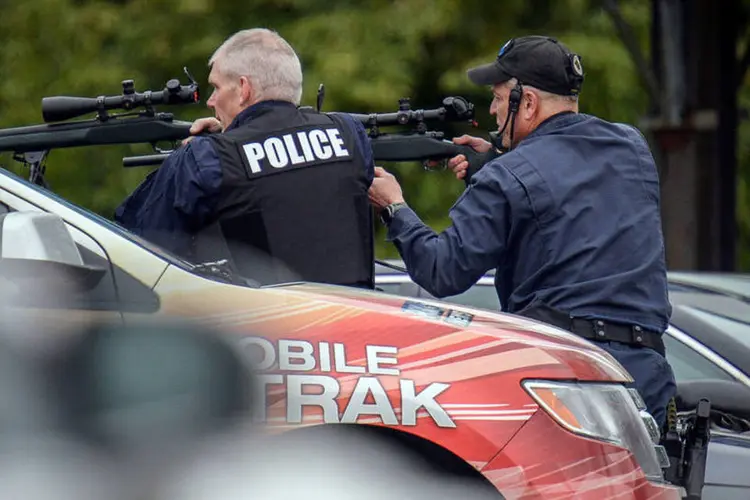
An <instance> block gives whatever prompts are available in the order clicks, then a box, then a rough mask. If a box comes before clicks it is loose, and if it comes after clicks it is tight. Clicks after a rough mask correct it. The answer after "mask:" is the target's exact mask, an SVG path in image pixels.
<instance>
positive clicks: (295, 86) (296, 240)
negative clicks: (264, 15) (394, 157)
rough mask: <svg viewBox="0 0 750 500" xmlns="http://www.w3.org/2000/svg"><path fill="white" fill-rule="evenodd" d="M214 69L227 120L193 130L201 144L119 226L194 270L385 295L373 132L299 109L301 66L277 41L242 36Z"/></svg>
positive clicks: (177, 155) (188, 147) (120, 213)
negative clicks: (196, 266) (376, 288)
mask: <svg viewBox="0 0 750 500" xmlns="http://www.w3.org/2000/svg"><path fill="white" fill-rule="evenodd" d="M209 66H210V67H211V72H210V75H209V83H210V84H211V85H212V87H213V93H212V94H211V97H210V98H209V100H208V103H207V104H208V106H209V107H210V108H213V110H214V112H215V115H216V117H215V118H204V119H200V120H197V121H196V122H195V123H194V124H193V128H192V129H191V133H194V134H200V135H197V136H195V137H190V140H189V141H186V142H185V144H184V145H183V146H182V147H180V148H178V149H177V150H176V151H175V152H173V153H172V154H171V155H170V156H169V157H168V158H167V160H166V161H165V162H164V163H163V164H162V166H161V167H160V168H159V169H158V170H156V171H155V172H153V173H152V174H150V175H149V176H148V177H147V178H146V180H145V181H144V182H143V183H142V184H141V185H140V186H139V187H138V188H137V189H136V191H135V192H134V193H132V195H131V196H130V197H129V198H127V199H126V200H125V201H124V203H123V204H122V205H121V206H120V207H119V208H118V209H117V211H116V215H115V220H116V221H117V222H118V223H120V224H121V225H122V226H124V227H125V228H127V229H129V230H130V231H132V232H134V233H136V234H138V235H141V236H143V237H144V238H145V239H147V240H149V241H152V242H154V243H157V244H159V245H160V246H162V247H163V248H165V249H167V250H169V251H172V252H173V253H176V254H177V255H179V256H181V257H183V258H185V259H187V260H189V261H191V262H194V263H199V262H209V261H215V260H220V259H224V258H226V259H229V260H230V262H232V264H233V265H234V267H235V268H236V269H237V270H238V271H239V272H240V274H242V275H244V276H246V277H248V278H251V279H255V280H256V281H259V282H261V283H275V282H279V281H288V280H294V279H299V280H308V281H317V282H325V283H333V284H341V285H351V286H361V287H367V288H371V287H373V280H374V247H373V236H372V209H371V207H370V204H369V201H368V198H367V190H368V188H369V187H370V184H371V182H372V179H373V175H374V173H373V171H374V164H373V159H372V150H371V146H370V142H369V140H368V138H367V134H366V131H365V129H364V127H363V125H362V124H361V123H359V122H358V121H355V120H354V119H353V118H352V117H351V116H350V115H348V114H343V113H342V114H338V113H336V114H333V113H332V114H325V113H319V112H317V111H314V110H312V109H309V108H301V107H300V106H299V104H300V99H301V95H302V71H301V66H300V62H299V59H298V58H297V55H296V53H295V52H294V50H293V49H292V47H291V46H290V45H289V44H288V43H287V42H286V41H285V40H284V39H283V38H281V37H280V36H279V35H278V34H277V33H275V32H273V31H270V30H266V29H250V30H245V31H240V32H238V33H236V34H235V35H233V36H232V37H230V38H229V39H227V40H226V41H225V42H224V44H223V45H221V46H220V47H219V48H218V49H217V50H216V52H215V53H214V54H213V56H212V57H211V59H210V61H209ZM205 132H220V133H209V134H205Z"/></svg>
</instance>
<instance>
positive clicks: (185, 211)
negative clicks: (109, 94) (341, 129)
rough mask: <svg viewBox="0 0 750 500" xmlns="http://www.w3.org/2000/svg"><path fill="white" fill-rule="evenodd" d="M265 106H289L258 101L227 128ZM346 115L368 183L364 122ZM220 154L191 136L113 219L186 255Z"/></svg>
mask: <svg viewBox="0 0 750 500" xmlns="http://www.w3.org/2000/svg"><path fill="white" fill-rule="evenodd" d="M268 106H293V104H290V103H288V102H280V101H262V102H259V103H257V104H254V105H253V106H250V107H248V108H247V109H245V110H243V111H242V112H241V113H240V114H238V115H237V116H236V117H235V119H234V120H233V121H232V123H231V124H230V125H229V127H227V131H229V130H232V129H234V128H236V127H239V126H241V125H243V124H245V123H247V122H248V121H249V120H252V119H253V116H256V115H257V113H258V111H260V110H261V109H263V108H265V107H268ZM340 115H341V116H342V117H344V118H345V119H347V120H346V121H347V123H350V125H351V127H352V128H353V130H354V131H355V136H356V137H357V139H358V145H359V146H360V147H359V148H358V149H359V151H360V153H361V154H363V155H364V160H365V165H366V168H367V176H368V179H369V180H370V182H372V179H373V177H374V175H375V174H374V172H375V167H374V160H373V158H372V148H371V145H370V141H369V139H368V137H367V131H366V130H365V128H364V126H363V125H362V124H361V123H360V122H359V121H357V120H355V119H354V118H352V117H351V116H350V115H348V114H346V113H340ZM221 180H222V170H221V164H220V162H219V156H218V154H217V153H216V150H215V148H214V146H213V144H212V142H211V141H210V140H207V139H206V138H204V137H200V136H198V137H195V138H193V140H191V141H190V142H189V143H188V144H187V145H186V146H182V147H180V148H178V149H177V150H176V151H175V152H173V153H172V154H170V155H169V157H168V158H167V159H166V160H165V161H164V163H163V164H162V165H161V167H159V169H157V170H155V171H154V172H152V173H150V174H149V175H148V176H147V177H146V179H145V180H144V181H143V183H141V185H139V186H138V188H137V189H136V190H135V191H134V192H133V193H132V194H131V195H130V196H129V197H128V198H126V199H125V201H124V202H123V203H122V204H121V205H120V206H119V207H118V208H117V210H116V211H115V221H116V222H117V223H118V224H120V225H121V226H123V227H125V228H126V229H128V230H129V231H131V232H133V233H135V234H137V235H139V236H142V237H143V238H145V239H146V240H148V241H150V242H152V243H155V244H157V245H159V246H161V247H163V248H165V249H166V250H170V251H172V252H174V253H176V254H178V255H184V254H185V252H186V251H187V249H188V248H189V245H190V240H191V236H192V235H193V234H195V233H196V232H198V231H199V230H200V229H202V228H203V227H204V226H205V225H206V223H207V221H208V220H210V218H211V217H212V215H213V211H214V209H215V208H216V206H217V200H218V197H219V188H220V187H221Z"/></svg>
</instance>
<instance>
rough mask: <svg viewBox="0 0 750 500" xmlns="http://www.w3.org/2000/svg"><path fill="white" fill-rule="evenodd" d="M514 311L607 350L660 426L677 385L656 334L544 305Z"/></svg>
mask: <svg viewBox="0 0 750 500" xmlns="http://www.w3.org/2000/svg"><path fill="white" fill-rule="evenodd" d="M518 314H519V315H521V316H526V317H529V318H532V319H536V320H538V321H542V322H545V323H549V324H551V325H554V326H557V327H558V328H563V329H565V330H569V331H572V332H573V333H576V334H578V335H579V336H581V337H583V338H585V339H587V340H589V341H590V342H592V343H593V344H595V345H596V346H598V347H600V348H602V349H603V350H605V351H607V352H608V353H609V354H610V355H611V356H612V357H613V358H615V359H616V360H617V361H618V362H619V363H620V364H621V365H622V366H623V368H625V369H626V370H627V371H628V372H629V373H630V375H631V376H632V377H633V380H634V382H633V383H632V384H629V386H630V387H634V388H635V389H636V390H637V391H638V392H639V393H640V395H641V397H642V398H643V401H644V402H645V403H646V409H647V411H648V412H649V413H651V415H652V416H653V417H654V419H655V420H656V422H657V423H658V424H659V427H660V428H664V424H665V422H666V418H667V404H668V403H669V400H670V399H671V398H673V397H674V395H675V393H676V391H677V385H676V383H675V378H674V373H673V372H672V367H671V366H670V365H669V363H668V362H667V359H666V357H665V355H664V343H663V342H662V341H661V336H660V335H658V334H656V333H652V332H646V331H644V330H642V329H640V328H638V327H633V326H629V325H621V324H615V323H609V322H606V321H601V320H583V319H580V318H571V317H570V316H569V315H567V314H565V313H562V312H560V311H557V310H554V309H551V308H548V307H546V306H541V307H540V306H535V307H532V308H528V309H525V310H523V311H521V312H519V313H518ZM615 339H616V340H615ZM647 346H648V347H647Z"/></svg>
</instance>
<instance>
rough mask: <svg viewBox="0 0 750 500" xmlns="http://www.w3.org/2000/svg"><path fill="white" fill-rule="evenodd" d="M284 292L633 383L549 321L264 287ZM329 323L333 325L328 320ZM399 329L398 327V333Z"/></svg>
mask: <svg viewBox="0 0 750 500" xmlns="http://www.w3.org/2000/svg"><path fill="white" fill-rule="evenodd" d="M261 290H262V291H266V292H269V293H283V294H284V295H285V296H286V297H287V300H289V299H290V298H291V297H296V298H298V299H300V300H303V301H314V302H315V303H317V304H319V305H322V304H327V305H328V306H330V307H332V308H334V309H335V308H337V307H338V308H341V307H344V308H346V309H348V310H350V311H356V313H355V314H358V318H359V321H358V323H357V328H360V329H366V330H368V331H372V330H373V329H377V328H378V327H380V328H381V329H389V330H391V335H399V332H398V330H399V329H401V330H402V332H403V333H404V334H407V332H408V331H409V330H410V329H412V328H414V329H425V328H429V330H430V331H431V332H432V335H434V336H435V337H438V336H447V335H455V334H456V333H458V332H467V333H471V334H475V335H480V336H483V337H494V338H496V339H500V340H501V341H502V342H506V343H508V344H515V346H516V348H517V349H524V348H526V349H529V350H533V351H536V352H540V353H544V354H545V355H548V356H550V357H551V358H554V359H555V361H556V362H557V363H559V364H560V365H564V366H566V370H565V373H564V374H563V373H561V375H560V378H568V377H573V378H577V379H579V380H613V381H627V382H629V381H632V378H631V377H630V375H629V374H628V373H627V371H626V370H625V369H624V368H623V367H622V366H621V365H620V364H619V363H618V362H617V361H616V360H615V359H614V358H613V357H611V356H610V355H609V354H608V353H607V352H606V351H604V350H602V349H600V348H599V347H597V346H595V345H594V344H592V343H590V342H588V341H587V340H585V339H583V338H581V337H579V336H577V335H575V334H573V333H571V332H568V331H566V330H562V329H559V328H556V327H553V326H550V325H548V324H546V323H542V322H539V321H535V320H532V319H528V318H524V317H521V316H516V315H513V314H508V313H500V312H498V313H493V312H491V311H487V310H483V309H476V308H472V307H468V306H461V305H457V304H452V303H447V302H442V301H439V300H428V299H416V298H411V297H404V296H399V295H391V294H387V293H384V292H379V291H374V290H365V289H358V288H352V287H344V286H335V285H324V284H316V283H290V284H284V285H274V286H268V287H264V288H262V289H261ZM326 324H330V323H326ZM394 330H395V331H394Z"/></svg>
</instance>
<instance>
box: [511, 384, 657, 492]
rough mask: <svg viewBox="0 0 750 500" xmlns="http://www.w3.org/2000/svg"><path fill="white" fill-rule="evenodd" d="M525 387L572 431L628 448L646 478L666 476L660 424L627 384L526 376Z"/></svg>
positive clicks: (558, 420)
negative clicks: (658, 424)
mask: <svg viewBox="0 0 750 500" xmlns="http://www.w3.org/2000/svg"><path fill="white" fill-rule="evenodd" d="M523 387H524V389H526V392H528V393H529V395H530V396H531V397H532V398H533V399H534V401H536V402H537V404H538V405H539V406H540V407H541V408H542V409H544V410H545V411H546V412H547V413H548V414H549V415H550V416H551V417H552V418H553V419H554V420H555V421H557V422H558V423H559V424H560V425H562V426H563V427H565V428H566V429H568V430H569V431H571V432H573V433H575V434H579V435H581V436H585V437H589V438H593V439H598V440H600V441H605V442H608V443H612V444H615V445H617V446H621V447H623V448H627V449H628V450H630V452H631V453H632V454H633V456H635V459H636V461H637V462H638V465H640V466H641V469H643V473H644V474H645V475H646V477H647V478H649V479H651V480H654V481H662V480H663V479H664V475H663V473H662V467H664V466H668V465H669V464H668V463H667V464H665V463H664V457H666V453H663V454H662V453H660V450H659V448H662V447H661V446H659V445H658V440H659V435H658V433H659V431H658V426H657V425H656V422H655V421H653V417H651V415H650V414H648V413H647V412H646V411H645V409H641V408H639V405H638V404H637V403H638V401H642V400H634V399H635V398H634V397H633V395H632V394H631V392H630V391H629V390H628V389H627V388H626V387H625V386H623V385H620V384H600V383H576V382H552V381H547V380H526V381H524V382H523ZM645 417H648V418H645ZM649 419H650V421H651V422H653V423H651V422H649ZM662 451H663V448H662Z"/></svg>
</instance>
